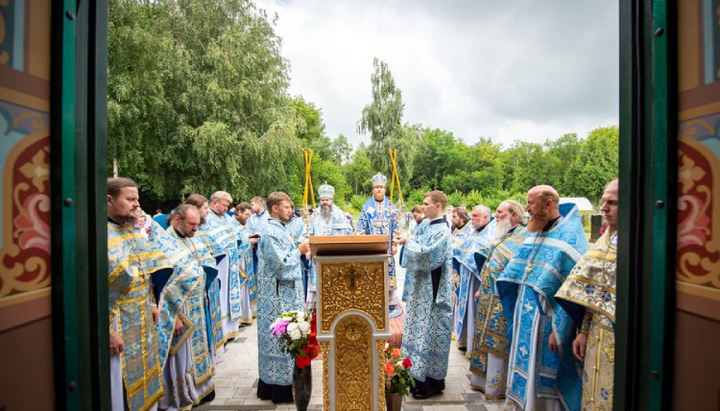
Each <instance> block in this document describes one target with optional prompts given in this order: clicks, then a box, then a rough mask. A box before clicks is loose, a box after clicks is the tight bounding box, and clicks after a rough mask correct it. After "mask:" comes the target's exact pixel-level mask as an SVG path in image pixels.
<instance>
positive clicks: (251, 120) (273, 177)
mask: <svg viewBox="0 0 720 411" xmlns="http://www.w3.org/2000/svg"><path fill="white" fill-rule="evenodd" d="M110 11H111V12H110V21H109V32H108V43H109V67H108V68H109V76H108V135H109V138H108V140H109V142H108V155H109V159H110V160H111V159H117V162H118V164H119V172H120V173H121V174H122V175H126V176H129V177H132V178H134V179H136V180H137V181H138V183H139V185H140V189H141V192H142V193H143V195H144V196H147V197H150V198H155V199H159V200H174V201H178V200H180V199H181V198H182V197H184V196H186V195H187V194H190V193H193V192H200V193H203V194H206V195H207V194H209V193H212V192H213V191H215V190H226V191H228V192H230V193H231V194H233V195H234V196H236V197H238V198H248V197H250V196H252V195H256V194H262V195H267V193H268V192H270V191H274V190H284V191H288V192H290V193H299V192H300V187H301V180H300V178H299V177H300V171H299V170H301V169H302V162H301V154H300V153H301V148H302V146H303V133H306V134H307V133H312V132H313V127H314V126H315V125H314V124H308V123H307V122H306V120H307V118H306V117H305V116H304V113H302V112H301V110H300V108H299V107H298V104H296V100H294V99H291V98H289V97H288V96H287V93H286V89H287V85H288V75H287V72H288V67H287V62H286V60H285V59H284V58H283V57H282V56H281V54H280V45H281V39H280V38H279V37H278V36H277V35H276V34H275V31H274V24H273V23H272V22H271V21H270V20H268V18H267V16H266V14H265V12H264V11H262V10H258V9H257V8H256V7H255V6H254V5H253V4H252V2H250V1H247V0H215V1H212V2H196V1H191V0H157V1H154V2H145V1H133V0H111V2H110ZM108 163H109V164H112V161H109V162H108ZM250 170H253V172H250Z"/></svg>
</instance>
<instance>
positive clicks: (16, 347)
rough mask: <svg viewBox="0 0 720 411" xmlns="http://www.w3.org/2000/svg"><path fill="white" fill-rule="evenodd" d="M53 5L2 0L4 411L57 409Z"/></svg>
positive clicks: (0, 311) (0, 342) (0, 395)
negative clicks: (52, 197) (52, 182)
mask: <svg viewBox="0 0 720 411" xmlns="http://www.w3.org/2000/svg"><path fill="white" fill-rule="evenodd" d="M50 6H51V2H50V0H0V173H1V174H0V227H2V230H0V232H1V233H2V235H1V236H0V357H1V358H2V359H1V360H0V364H2V365H0V410H7V411H10V410H51V409H53V407H54V405H53V404H54V401H55V400H54V393H53V357H52V329H51V316H50V314H51V300H50V274H51V273H50V197H49V189H50V179H49V177H50V166H49V161H50V154H49V149H50V122H49V120H50V117H49V115H50V101H49V100H50Z"/></svg>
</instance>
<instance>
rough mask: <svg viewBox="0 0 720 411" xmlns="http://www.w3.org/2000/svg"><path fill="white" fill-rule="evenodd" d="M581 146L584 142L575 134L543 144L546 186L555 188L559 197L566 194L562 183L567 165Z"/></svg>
mask: <svg viewBox="0 0 720 411" xmlns="http://www.w3.org/2000/svg"><path fill="white" fill-rule="evenodd" d="M583 144H584V141H581V140H580V139H578V137H577V134H576V133H569V134H565V135H563V136H562V137H560V138H559V139H557V140H554V141H550V140H548V141H546V142H545V149H546V150H547V155H546V156H545V162H546V170H547V171H546V177H547V184H550V185H551V186H553V187H555V189H556V190H558V192H559V193H560V194H561V195H564V194H563V193H566V192H568V188H567V187H565V181H564V177H565V172H566V171H567V168H568V165H570V164H571V163H572V162H573V160H574V159H575V157H577V156H578V154H580V151H581V150H582V147H583Z"/></svg>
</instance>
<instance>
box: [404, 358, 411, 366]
mask: <svg viewBox="0 0 720 411" xmlns="http://www.w3.org/2000/svg"><path fill="white" fill-rule="evenodd" d="M402 365H403V367H405V368H410V367H412V361H410V359H409V358H406V359H404V360H403V362H402Z"/></svg>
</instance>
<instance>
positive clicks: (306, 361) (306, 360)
mask: <svg viewBox="0 0 720 411" xmlns="http://www.w3.org/2000/svg"><path fill="white" fill-rule="evenodd" d="M310 362H311V361H310V357H308V356H307V355H301V356H298V357H297V360H295V364H297V366H298V368H305V367H307V366H308V365H310Z"/></svg>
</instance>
